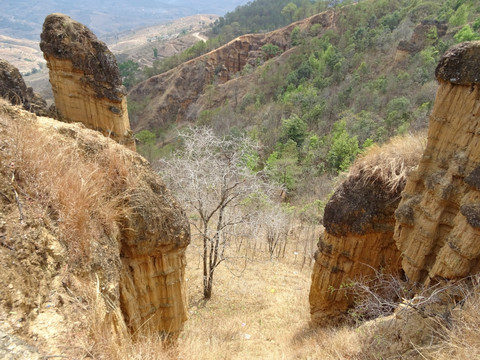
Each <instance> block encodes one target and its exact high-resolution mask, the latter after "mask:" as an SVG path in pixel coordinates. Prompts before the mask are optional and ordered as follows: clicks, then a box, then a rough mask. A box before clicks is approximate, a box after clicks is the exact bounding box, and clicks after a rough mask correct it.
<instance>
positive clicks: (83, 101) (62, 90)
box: [40, 14, 135, 149]
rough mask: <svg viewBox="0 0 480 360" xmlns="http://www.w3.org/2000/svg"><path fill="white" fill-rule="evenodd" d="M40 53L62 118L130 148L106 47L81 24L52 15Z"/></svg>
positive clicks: (122, 102)
mask: <svg viewBox="0 0 480 360" xmlns="http://www.w3.org/2000/svg"><path fill="white" fill-rule="evenodd" d="M40 48H41V49H42V51H43V54H44V57H45V60H46V61H47V66H48V68H49V71H50V72H49V73H50V83H51V85H52V90H53V94H54V98H55V106H56V107H57V110H58V112H59V113H60V115H61V118H62V119H63V120H65V121H67V122H81V123H83V124H84V125H85V126H87V127H88V128H90V129H94V130H98V131H100V132H101V133H103V134H104V135H105V136H107V137H111V138H113V139H114V140H116V141H117V142H119V143H121V144H124V145H125V146H127V147H129V148H131V149H134V148H135V142H134V139H133V135H132V132H131V131H130V123H129V120H128V111H127V103H126V96H125V95H126V92H125V89H124V87H123V86H122V80H121V76H120V72H119V69H118V66H117V63H116V60H115V57H114V55H113V54H112V53H111V52H110V50H108V48H107V46H106V45H105V44H104V43H103V42H102V41H100V40H98V39H97V37H96V36H95V35H94V34H93V33H92V32H91V31H90V30H89V29H88V28H87V27H85V26H84V25H82V24H80V23H78V22H76V21H74V20H72V19H71V18H70V17H68V16H66V15H63V14H51V15H48V16H47V17H46V19H45V22H44V24H43V31H42V34H41V42H40Z"/></svg>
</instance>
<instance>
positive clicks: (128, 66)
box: [118, 60, 140, 89]
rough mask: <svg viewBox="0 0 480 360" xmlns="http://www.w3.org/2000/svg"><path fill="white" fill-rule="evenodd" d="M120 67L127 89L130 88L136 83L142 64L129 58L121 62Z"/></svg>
mask: <svg viewBox="0 0 480 360" xmlns="http://www.w3.org/2000/svg"><path fill="white" fill-rule="evenodd" d="M118 68H119V70H120V75H121V77H122V83H123V85H124V86H125V87H126V88H127V89H130V88H131V87H132V86H133V85H135V83H136V80H137V79H136V78H137V75H138V73H139V69H140V65H139V64H138V63H137V62H135V61H133V60H127V61H125V62H123V63H120V64H119V65H118Z"/></svg>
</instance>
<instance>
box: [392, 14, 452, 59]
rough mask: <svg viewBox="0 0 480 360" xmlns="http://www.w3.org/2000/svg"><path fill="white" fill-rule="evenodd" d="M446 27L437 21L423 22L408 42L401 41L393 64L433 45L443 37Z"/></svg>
mask: <svg viewBox="0 0 480 360" xmlns="http://www.w3.org/2000/svg"><path fill="white" fill-rule="evenodd" d="M447 29H448V26H447V24H445V23H444V22H441V21H437V20H423V21H422V22H421V24H419V25H417V26H416V27H415V29H414V30H413V34H412V36H411V38H410V40H401V41H400V42H399V43H398V46H397V52H396V54H395V62H401V61H403V60H404V59H405V58H406V57H407V56H409V55H414V54H416V53H417V52H419V51H422V50H423V49H424V48H425V47H426V46H427V45H428V44H429V43H430V44H433V43H435V42H436V41H437V40H438V38H441V37H443V36H445V34H446V33H447Z"/></svg>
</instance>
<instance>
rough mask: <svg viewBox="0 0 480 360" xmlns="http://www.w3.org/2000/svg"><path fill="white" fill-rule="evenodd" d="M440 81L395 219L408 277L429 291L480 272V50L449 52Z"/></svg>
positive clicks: (476, 45) (467, 46) (477, 45)
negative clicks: (442, 281) (422, 147)
mask: <svg viewBox="0 0 480 360" xmlns="http://www.w3.org/2000/svg"><path fill="white" fill-rule="evenodd" d="M435 74H436V77H437V80H438V82H439V89H438V92H437V97H436V100H435V106H434V108H433V112H432V115H431V116H430V125H429V130H428V143H427V147H426V150H425V153H424V155H423V158H422V160H421V162H420V165H419V167H418V169H417V170H416V171H415V172H414V173H413V174H412V175H411V176H410V177H409V178H408V181H407V184H406V186H405V190H404V192H403V194H402V201H401V203H400V205H399V207H398V209H397V210H396V213H395V216H396V219H397V223H396V227H395V241H396V244H397V246H398V248H399V249H400V251H401V253H402V266H403V269H404V270H405V273H406V275H407V276H408V278H409V279H410V280H411V281H413V282H419V283H427V284H428V283H430V282H431V280H436V279H455V278H461V277H464V276H468V275H471V274H474V273H477V272H478V271H480V42H468V43H462V44H459V45H457V46H455V47H453V48H452V49H450V50H449V51H447V53H445V55H444V56H443V58H442V59H441V60H440V63H439V65H438V67H437V69H436V72H435Z"/></svg>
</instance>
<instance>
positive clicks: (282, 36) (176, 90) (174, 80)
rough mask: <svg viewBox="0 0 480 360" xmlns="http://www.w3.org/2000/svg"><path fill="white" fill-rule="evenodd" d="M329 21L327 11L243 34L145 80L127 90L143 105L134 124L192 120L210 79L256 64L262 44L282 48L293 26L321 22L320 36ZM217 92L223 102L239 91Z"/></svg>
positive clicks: (231, 76) (227, 76)
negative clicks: (220, 94)
mask: <svg viewBox="0 0 480 360" xmlns="http://www.w3.org/2000/svg"><path fill="white" fill-rule="evenodd" d="M333 22H334V12H330V11H328V12H325V13H321V14H317V15H314V16H312V17H310V18H307V19H305V20H302V21H299V22H296V23H293V24H290V25H289V26H287V27H285V28H282V29H279V30H275V31H272V32H270V33H266V34H251V35H243V36H240V37H238V38H237V39H234V40H232V41H231V42H229V43H228V44H226V45H224V46H222V47H220V48H218V49H216V50H214V51H212V52H210V53H208V54H205V55H202V56H200V57H198V58H196V59H193V60H190V61H188V62H186V63H183V64H182V65H180V66H178V67H176V68H175V69H172V70H170V71H168V72H166V73H164V74H160V75H157V76H154V77H152V78H150V79H148V80H145V81H144V82H142V83H140V84H138V85H137V86H136V87H134V88H133V89H132V90H131V91H130V93H129V99H130V101H133V102H135V103H137V104H139V107H143V108H144V109H143V110H141V111H139V113H138V114H137V116H136V118H135V119H132V123H133V126H134V128H135V129H136V130H140V129H144V128H153V127H158V126H159V125H164V124H168V123H170V122H174V121H184V120H194V119H195V118H196V117H197V115H198V113H199V112H200V111H201V110H203V109H204V106H203V105H204V104H197V101H198V99H199V98H200V97H201V96H202V94H204V93H205V90H206V88H207V87H208V85H210V84H213V82H214V80H215V81H216V82H217V83H218V84H219V85H220V86H221V85H222V84H226V83H228V82H229V81H231V80H233V79H234V77H235V75H236V74H237V73H238V72H240V71H242V69H243V68H244V67H245V65H246V64H250V65H251V66H253V67H255V66H257V60H262V61H263V60H265V59H264V56H265V54H264V52H263V51H262V50H261V48H262V46H263V45H266V44H273V45H276V46H278V47H279V48H280V50H281V51H282V52H283V51H286V50H287V48H288V46H289V44H290V37H291V33H292V31H293V29H294V28H295V27H299V28H300V29H301V30H303V31H304V30H307V29H309V28H310V27H311V26H312V25H314V24H321V25H322V30H321V31H320V34H319V36H320V35H321V34H322V33H323V32H324V31H325V30H327V29H329V28H330V27H331V26H332V24H333ZM221 92H222V93H223V96H220V98H218V99H216V101H217V103H224V102H225V101H226V100H227V99H228V101H230V102H231V103H235V101H236V99H235V98H236V97H238V95H239V94H238V89H234V90H232V91H226V92H224V91H223V89H222V90H221ZM207 96H208V95H207ZM234 97H235V98H234ZM145 99H148V101H149V104H148V106H147V105H146V104H144V103H145ZM141 104H144V106H142V105H141Z"/></svg>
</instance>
